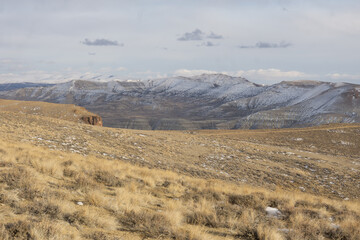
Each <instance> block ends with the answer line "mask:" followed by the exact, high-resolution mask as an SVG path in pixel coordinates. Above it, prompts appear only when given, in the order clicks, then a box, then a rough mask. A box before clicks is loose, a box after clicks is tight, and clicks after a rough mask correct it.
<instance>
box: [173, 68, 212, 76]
mask: <svg viewBox="0 0 360 240" xmlns="http://www.w3.org/2000/svg"><path fill="white" fill-rule="evenodd" d="M204 73H206V74H215V73H218V72H216V71H209V70H202V69H194V70H189V69H178V70H176V71H175V72H174V75H175V76H182V77H192V76H198V75H201V74H204Z"/></svg>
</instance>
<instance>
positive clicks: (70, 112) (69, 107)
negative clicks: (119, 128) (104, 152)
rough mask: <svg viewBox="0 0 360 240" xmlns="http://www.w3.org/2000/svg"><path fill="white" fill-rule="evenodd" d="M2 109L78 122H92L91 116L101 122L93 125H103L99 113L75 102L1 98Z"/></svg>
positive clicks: (0, 109) (0, 106)
mask: <svg viewBox="0 0 360 240" xmlns="http://www.w3.org/2000/svg"><path fill="white" fill-rule="evenodd" d="M0 111H7V112H13V113H20V114H21V113H22V114H26V115H28V114H30V115H37V116H43V117H52V118H56V119H62V120H67V121H71V122H76V123H90V122H89V121H88V119H89V118H98V119H99V120H100V122H99V123H98V124H93V125H102V122H101V118H100V117H99V116H98V115H96V114H94V113H91V112H89V111H87V110H86V109H85V108H83V107H79V106H75V105H74V104H53V103H44V102H33V101H15V100H5V99H0ZM26 115H25V116H26ZM90 124H91V123H90Z"/></svg>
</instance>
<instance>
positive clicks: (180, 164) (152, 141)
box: [0, 102, 360, 240]
mask: <svg viewBox="0 0 360 240" xmlns="http://www.w3.org/2000/svg"><path fill="white" fill-rule="evenodd" d="M18 104H21V102H18ZM27 104H29V103H27ZM33 104H36V103H33ZM32 106H33V105H32ZM59 108H60V107H59ZM0 109H1V108H0ZM62 109H66V108H62ZM64 111H66V110H64ZM49 116H51V114H42V115H38V114H33V113H26V112H20V111H15V110H14V109H6V111H5V109H3V110H0V117H1V124H0V239H113V240H115V239H269V240H270V239H299V240H300V239H354V240H357V239H360V202H359V197H360V138H359V136H360V125H356V124H353V125H351V124H349V125H328V126H319V127H313V128H303V129H279V130H203V131H142V130H124V129H111V128H104V127H98V126H91V125H86V124H82V123H78V122H76V121H68V120H64V119H59V118H58V117H57V116H55V117H49ZM267 207H272V208H276V209H278V210H279V211H280V212H277V213H276V214H275V215H271V214H269V213H267V211H266V208H267Z"/></svg>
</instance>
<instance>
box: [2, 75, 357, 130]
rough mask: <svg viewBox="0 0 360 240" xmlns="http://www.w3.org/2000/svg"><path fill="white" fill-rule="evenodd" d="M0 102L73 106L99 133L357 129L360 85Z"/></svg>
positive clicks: (49, 88)
mask: <svg viewBox="0 0 360 240" xmlns="http://www.w3.org/2000/svg"><path fill="white" fill-rule="evenodd" d="M0 98H4V99H13V100H27V101H45V102H52V103H70V104H75V105H79V106H82V107H85V108H86V109H88V110H89V111H91V112H94V113H96V114H98V115H100V116H101V117H102V119H103V124H104V126H108V127H117V128H134V129H152V130H155V129H162V130H170V129H174V130H184V129H237V128H245V129H257V128H289V127H306V126H315V125H320V124H327V123H354V122H360V85H356V84H350V83H330V82H320V81H309V80H299V81H283V82H280V83H277V84H273V85H259V84H255V83H252V82H250V81H248V80H247V79H245V78H242V77H231V76H227V75H224V74H203V75H199V76H195V77H170V78H161V79H151V80H125V81H109V82H95V81H85V80H73V81H70V82H66V83H59V84H41V85H33V84H29V83H27V84H17V85H16V86H10V85H9V84H7V85H4V84H3V85H0Z"/></svg>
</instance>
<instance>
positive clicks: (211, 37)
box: [207, 32, 223, 39]
mask: <svg viewBox="0 0 360 240" xmlns="http://www.w3.org/2000/svg"><path fill="white" fill-rule="evenodd" d="M207 38H210V39H223V36H222V35H220V34H216V33H213V32H211V33H210V34H209V35H207Z"/></svg>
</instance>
